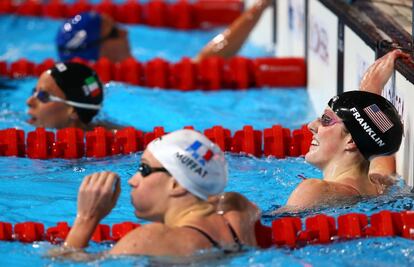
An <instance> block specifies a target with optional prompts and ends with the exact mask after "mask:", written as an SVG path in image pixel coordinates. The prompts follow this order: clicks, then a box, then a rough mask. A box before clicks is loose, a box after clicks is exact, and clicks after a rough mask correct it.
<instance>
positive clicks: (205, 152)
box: [186, 140, 214, 166]
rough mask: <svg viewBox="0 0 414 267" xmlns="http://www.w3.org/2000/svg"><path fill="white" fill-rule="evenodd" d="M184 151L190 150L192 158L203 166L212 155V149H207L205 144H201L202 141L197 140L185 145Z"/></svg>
mask: <svg viewBox="0 0 414 267" xmlns="http://www.w3.org/2000/svg"><path fill="white" fill-rule="evenodd" d="M186 151H189V152H191V155H192V156H193V158H194V159H196V160H198V162H199V163H200V164H202V165H203V166H204V165H205V164H206V162H209V161H210V159H211V158H212V157H213V156H214V153H213V151H212V150H210V149H208V147H207V146H205V145H203V143H201V142H200V141H198V140H197V141H194V143H192V144H191V145H190V146H189V147H187V149H186Z"/></svg>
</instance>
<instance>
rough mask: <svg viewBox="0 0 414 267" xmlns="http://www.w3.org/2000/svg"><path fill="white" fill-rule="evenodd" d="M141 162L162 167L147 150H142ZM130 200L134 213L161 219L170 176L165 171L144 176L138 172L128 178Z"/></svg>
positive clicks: (163, 213) (148, 217) (153, 219)
mask: <svg viewBox="0 0 414 267" xmlns="http://www.w3.org/2000/svg"><path fill="white" fill-rule="evenodd" d="M141 163H144V164H147V165H148V166H149V167H151V168H162V165H161V163H160V162H159V161H158V160H157V159H156V158H155V157H154V156H153V155H152V154H151V152H149V151H148V150H145V151H144V154H142V158H141ZM128 184H129V185H130V186H131V202H132V205H133V206H134V208H135V215H136V216H138V217H140V218H144V219H147V220H151V221H162V220H163V218H164V215H165V211H166V203H168V187H169V186H170V185H171V176H170V175H169V174H167V173H165V172H153V173H151V174H149V175H147V176H145V177H143V176H142V174H141V173H140V172H137V173H135V175H134V176H132V177H131V179H129V181H128Z"/></svg>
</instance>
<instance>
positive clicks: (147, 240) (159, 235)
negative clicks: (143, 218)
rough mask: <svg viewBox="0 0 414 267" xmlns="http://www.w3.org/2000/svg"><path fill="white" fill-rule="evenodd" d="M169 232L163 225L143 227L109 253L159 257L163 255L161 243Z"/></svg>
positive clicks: (136, 229)
mask: <svg viewBox="0 0 414 267" xmlns="http://www.w3.org/2000/svg"><path fill="white" fill-rule="evenodd" d="M169 230H170V228H169V227H167V226H165V225H164V224H162V223H151V224H146V225H142V226H140V227H138V228H135V229H134V230H132V231H131V232H129V233H128V234H127V235H125V236H124V237H123V238H121V239H120V240H119V241H118V242H117V243H116V244H115V246H114V247H113V248H112V249H111V250H110V252H109V253H110V254H130V255H133V254H139V255H159V254H161V253H162V247H161V243H162V242H163V239H164V237H165V235H166V233H168V231H169Z"/></svg>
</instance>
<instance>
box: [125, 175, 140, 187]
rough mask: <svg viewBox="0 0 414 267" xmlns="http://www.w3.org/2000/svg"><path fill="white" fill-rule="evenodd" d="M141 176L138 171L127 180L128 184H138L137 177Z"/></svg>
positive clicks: (132, 185) (134, 185)
mask: <svg viewBox="0 0 414 267" xmlns="http://www.w3.org/2000/svg"><path fill="white" fill-rule="evenodd" d="M138 176H141V174H140V173H139V172H137V173H135V174H134V175H133V176H132V177H131V178H130V179H129V180H128V184H129V185H130V186H131V187H137V186H138V184H139V177H138Z"/></svg>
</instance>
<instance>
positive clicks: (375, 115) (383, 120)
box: [364, 104, 394, 133]
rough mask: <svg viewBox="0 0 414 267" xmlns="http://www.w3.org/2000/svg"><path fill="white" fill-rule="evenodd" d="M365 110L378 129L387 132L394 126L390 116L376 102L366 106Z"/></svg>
mask: <svg viewBox="0 0 414 267" xmlns="http://www.w3.org/2000/svg"><path fill="white" fill-rule="evenodd" d="M364 112H365V113H366V114H367V115H368V117H369V118H370V119H371V120H372V122H373V123H374V124H375V125H376V126H377V127H378V129H380V131H381V132H382V133H385V132H386V131H388V130H389V129H391V128H392V127H393V126H394V124H393V123H392V122H391V121H390V119H388V117H387V116H386V115H385V114H384V113H383V112H382V111H381V109H380V108H379V107H378V106H377V105H376V104H372V105H370V106H368V107H366V108H364Z"/></svg>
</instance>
